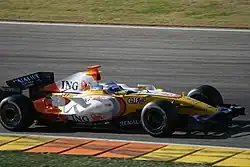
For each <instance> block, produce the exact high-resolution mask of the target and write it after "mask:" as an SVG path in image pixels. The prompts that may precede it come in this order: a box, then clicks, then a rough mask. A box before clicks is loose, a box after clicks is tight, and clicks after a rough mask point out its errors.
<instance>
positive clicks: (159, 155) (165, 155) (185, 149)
mask: <svg viewBox="0 0 250 167" xmlns="http://www.w3.org/2000/svg"><path fill="white" fill-rule="evenodd" d="M200 149H202V147H195V146H180V145H168V146H166V147H163V148H161V149H159V150H156V151H153V152H151V153H148V154H145V155H143V156H141V157H138V158H135V159H136V160H155V161H172V160H174V159H176V158H180V157H183V156H185V155H187V154H190V153H192V152H194V151H197V150H200Z"/></svg>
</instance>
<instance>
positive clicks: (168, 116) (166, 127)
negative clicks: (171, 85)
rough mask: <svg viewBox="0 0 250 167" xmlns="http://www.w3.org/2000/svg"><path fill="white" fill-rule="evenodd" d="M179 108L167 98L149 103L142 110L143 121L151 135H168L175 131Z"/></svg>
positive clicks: (144, 126) (145, 128)
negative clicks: (166, 99)
mask: <svg viewBox="0 0 250 167" xmlns="http://www.w3.org/2000/svg"><path fill="white" fill-rule="evenodd" d="M176 122H177V108H176V106H175V105H174V104H172V103H171V102H168V101H165V100H159V101H153V102H150V103H148V104H147V105H146V106H145V107H144V108H143V110H142V112H141V123H142V126H143V128H144V130H146V132H148V133H149V134H150V135H151V136H153V137H168V136H171V135H172V134H173V133H174V131H175V127H176V126H175V125H176Z"/></svg>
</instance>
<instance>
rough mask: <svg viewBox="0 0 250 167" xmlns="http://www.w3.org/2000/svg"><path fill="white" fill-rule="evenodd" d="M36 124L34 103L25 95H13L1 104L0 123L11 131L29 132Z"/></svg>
mask: <svg viewBox="0 0 250 167" xmlns="http://www.w3.org/2000/svg"><path fill="white" fill-rule="evenodd" d="M33 122H34V107H33V103H32V101H31V100H30V99H29V98H28V97H26V96H24V95H13V96H9V97H7V98H5V99H3V100H2V101H1V103H0V123H1V124H2V126H3V127H4V128H6V129H7V130H9V131H24V130H27V129H28V128H29V127H30V126H31V125H32V124H33Z"/></svg>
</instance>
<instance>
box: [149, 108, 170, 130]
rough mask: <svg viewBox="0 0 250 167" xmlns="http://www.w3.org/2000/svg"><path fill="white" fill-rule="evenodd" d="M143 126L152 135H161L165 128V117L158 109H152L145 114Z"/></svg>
mask: <svg viewBox="0 0 250 167" xmlns="http://www.w3.org/2000/svg"><path fill="white" fill-rule="evenodd" d="M144 118H145V125H146V127H147V129H148V130H149V131H150V132H151V133H154V134H159V133H162V131H163V129H164V128H165V127H166V120H167V118H166V115H165V114H164V113H163V112H162V111H160V110H159V109H156V108H152V109H150V110H149V111H148V112H146V113H145V117H144Z"/></svg>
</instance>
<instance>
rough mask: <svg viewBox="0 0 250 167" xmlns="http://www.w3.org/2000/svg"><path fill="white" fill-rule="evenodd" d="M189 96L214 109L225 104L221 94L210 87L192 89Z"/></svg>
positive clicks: (203, 86)
mask: <svg viewBox="0 0 250 167" xmlns="http://www.w3.org/2000/svg"><path fill="white" fill-rule="evenodd" d="M187 96H188V97H191V98H193V99H196V100H199V101H202V102H204V103H207V104H209V105H211V106H214V107H216V106H217V105H222V104H223V103H224V102H223V98H222V96H221V94H220V92H219V91H218V90H217V89H216V88H214V87H212V86H209V85H202V86H200V87H198V88H195V89H192V90H191V91H190V92H189V93H188V94H187Z"/></svg>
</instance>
